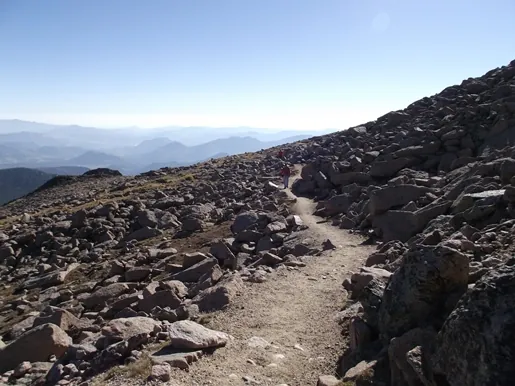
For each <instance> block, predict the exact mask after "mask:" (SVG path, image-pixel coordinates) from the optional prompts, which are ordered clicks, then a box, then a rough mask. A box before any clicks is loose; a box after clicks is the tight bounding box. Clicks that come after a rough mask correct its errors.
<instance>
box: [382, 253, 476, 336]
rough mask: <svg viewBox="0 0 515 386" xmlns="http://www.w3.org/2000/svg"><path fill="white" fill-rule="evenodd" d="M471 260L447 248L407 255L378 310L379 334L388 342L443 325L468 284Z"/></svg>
mask: <svg viewBox="0 0 515 386" xmlns="http://www.w3.org/2000/svg"><path fill="white" fill-rule="evenodd" d="M468 272H469V259H468V257H467V256H466V255H464V254H462V253H460V252H458V251H457V250H454V249H451V248H448V247H444V246H440V245H439V246H436V247H431V246H423V245H420V246H418V247H416V248H415V249H413V250H411V251H409V252H407V253H406V254H405V255H404V256H403V257H402V263H401V265H400V268H399V269H398V270H396V271H395V272H394V273H393V275H392V276H391V277H390V280H389V282H388V286H387V287H386V290H385V292H384V296H383V298H382V302H381V307H380V310H379V330H380V334H381V337H382V339H383V340H384V341H385V342H389V341H390V339H391V338H394V337H397V336H400V335H402V334H404V333H405V332H407V331H409V330H411V329H413V328H416V327H425V326H428V325H431V324H433V325H434V326H438V325H441V324H442V323H443V320H445V318H446V317H447V316H448V314H449V313H450V312H451V310H452V308H453V307H454V305H455V304H456V302H457V301H458V299H459V297H460V296H461V295H462V294H463V293H465V291H466V290H467V284H468Z"/></svg>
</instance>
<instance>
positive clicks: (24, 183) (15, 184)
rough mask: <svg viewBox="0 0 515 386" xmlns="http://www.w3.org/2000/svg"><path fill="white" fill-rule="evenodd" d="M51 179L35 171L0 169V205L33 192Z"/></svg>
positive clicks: (51, 176)
mask: <svg viewBox="0 0 515 386" xmlns="http://www.w3.org/2000/svg"><path fill="white" fill-rule="evenodd" d="M53 177H54V175H52V174H48V173H45V172H43V171H41V170H35V169H27V168H13V169H0V205H3V204H5V203H7V202H9V201H12V200H14V199H16V198H19V197H22V196H24V195H26V194H28V193H30V192H32V191H34V190H35V189H37V188H38V187H39V186H41V185H43V184H44V183H45V182H47V181H48V180H50V179H51V178H53Z"/></svg>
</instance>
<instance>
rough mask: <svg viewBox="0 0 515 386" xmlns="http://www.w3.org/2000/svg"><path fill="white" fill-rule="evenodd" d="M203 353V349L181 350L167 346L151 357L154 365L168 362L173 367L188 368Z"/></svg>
mask: <svg viewBox="0 0 515 386" xmlns="http://www.w3.org/2000/svg"><path fill="white" fill-rule="evenodd" d="M203 354H204V353H203V352H202V350H179V349H175V348H173V347H171V346H167V347H164V348H162V349H161V350H159V351H157V352H155V353H154V354H152V355H151V357H150V359H151V361H152V364H154V365H160V364H164V363H167V364H169V365H170V366H172V367H177V368H179V369H183V370H187V369H189V365H190V364H192V363H193V362H197V361H198V360H199V359H200V358H202V355H203Z"/></svg>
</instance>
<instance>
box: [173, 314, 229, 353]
mask: <svg viewBox="0 0 515 386" xmlns="http://www.w3.org/2000/svg"><path fill="white" fill-rule="evenodd" d="M168 333H169V336H170V346H172V347H174V348H178V349H207V348H216V347H222V346H225V345H226V344H227V342H228V341H229V340H230V336H229V335H227V334H226V333H224V332H219V331H214V330H211V329H209V328H206V327H204V326H202V325H200V324H198V323H195V322H193V321H191V320H181V321H178V322H175V323H172V324H171V325H170V327H169V328H168Z"/></svg>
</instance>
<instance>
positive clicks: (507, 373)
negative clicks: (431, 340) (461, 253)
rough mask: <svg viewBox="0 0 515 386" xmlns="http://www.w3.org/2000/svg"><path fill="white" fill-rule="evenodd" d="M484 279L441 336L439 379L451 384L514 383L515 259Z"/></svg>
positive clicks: (436, 362) (437, 365) (463, 301)
mask: <svg viewBox="0 0 515 386" xmlns="http://www.w3.org/2000/svg"><path fill="white" fill-rule="evenodd" d="M510 264H512V265H509V266H504V267H502V268H499V269H497V270H495V271H491V272H489V273H487V274H486V275H485V276H483V277H482V278H481V279H480V280H479V281H478V282H477V283H476V284H475V286H474V288H472V289H471V290H470V291H469V292H468V293H467V294H466V295H465V296H463V298H462V299H461V300H460V302H459V303H458V305H457V306H456V309H455V310H454V311H453V312H452V314H451V315H449V317H448V318H447V320H446V321H445V324H444V325H443V327H442V329H441V331H440V332H439V333H438V336H437V343H436V350H435V353H434V354H433V356H432V358H433V359H432V361H433V369H434V372H435V376H436V377H438V376H439V375H440V376H443V377H444V378H445V379H446V381H447V384H449V385H451V386H484V385H506V386H507V385H513V382H514V380H515V366H514V365H513V363H515V362H514V361H515V307H514V304H515V261H514V260H511V261H510Z"/></svg>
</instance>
